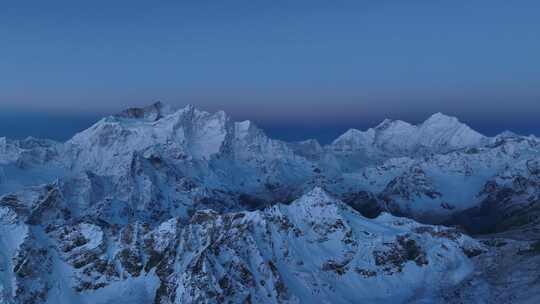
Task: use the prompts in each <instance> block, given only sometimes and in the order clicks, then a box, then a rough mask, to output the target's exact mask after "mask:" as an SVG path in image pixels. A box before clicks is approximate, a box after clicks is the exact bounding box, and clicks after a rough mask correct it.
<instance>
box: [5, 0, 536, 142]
mask: <svg viewBox="0 0 540 304" xmlns="http://www.w3.org/2000/svg"><path fill="white" fill-rule="evenodd" d="M539 11H540V3H539V2H538V1H532V0H523V1H519V2H515V1H514V2H511V1H503V0H472V1H471V0H469V1H465V0H457V1H416V0H414V1H339V2H338V3H336V2H332V1H319V0H311V1H307V0H298V1H233V2H230V1H226V2H223V1H221V2H217V1H213V2H207V1H159V2H156V1H154V2H152V1H138V0H135V1H127V0H118V1H104V0H96V1H68V0H59V1H37V0H34V1H32V0H31V1H10V3H3V4H1V5H0V24H1V25H2V26H0V39H1V40H2V47H1V48H0V67H1V68H0V75H1V81H0V136H9V137H25V136H27V135H32V136H40V137H50V138H55V139H61V140H64V139H66V138H69V137H70V136H71V135H72V134H73V133H75V132H76V131H79V130H82V129H83V128H85V127H88V126H89V125H91V124H92V123H93V122H94V121H95V120H97V119H99V118H100V117H102V116H104V115H108V114H111V113H115V112H118V111H120V110H121V109H124V108H127V107H130V106H141V105H145V104H149V103H152V102H154V101H156V100H161V101H164V102H167V103H170V104H172V105H174V106H177V107H181V106H183V105H185V104H187V103H190V104H194V105H195V106H197V107H199V108H201V109H206V110H210V111H215V110H219V109H222V110H225V111H226V112H227V113H229V114H230V115H232V117H233V118H234V119H236V120H243V119H251V120H254V121H255V122H256V123H258V124H259V125H260V126H262V127H263V128H265V129H266V130H267V133H269V134H270V135H271V136H273V137H277V138H282V139H287V140H299V139H305V138H308V137H315V138H318V139H320V140H321V141H322V142H329V141H330V140H332V139H333V138H335V137H336V136H337V135H339V134H340V133H342V132H344V131H345V130H346V129H348V128H351V127H355V128H359V129H365V128H368V127H371V126H374V125H376V124H378V123H379V122H380V121H382V120H383V119H384V118H387V117H388V118H393V119H402V120H406V121H409V122H411V123H419V122H421V121H423V120H424V119H425V118H427V117H428V116H429V115H431V114H432V113H435V112H443V113H445V114H448V115H453V116H457V117H458V118H460V120H462V121H464V122H465V123H467V124H469V125H470V126H471V127H472V128H474V129H476V130H478V131H480V132H483V133H485V134H487V135H493V134H495V133H498V132H500V131H503V130H505V129H510V130H512V131H515V132H517V133H522V134H529V133H535V134H540V124H539V123H538V116H539V114H540V73H539V72H538V71H540V60H538V54H540V18H538V12H539Z"/></svg>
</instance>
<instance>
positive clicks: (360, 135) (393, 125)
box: [331, 113, 486, 156]
mask: <svg viewBox="0 0 540 304" xmlns="http://www.w3.org/2000/svg"><path fill="white" fill-rule="evenodd" d="M485 141H486V138H485V137H484V136H483V135H482V134H480V133H478V132H476V131H474V130H472V129H471V128H469V127H468V126H467V125H465V124H463V123H461V122H460V121H459V120H458V119H457V118H455V117H451V116H447V115H444V114H442V113H435V114H433V115H431V116H430V117H429V118H428V119H427V120H426V121H424V122H423V123H422V124H420V125H412V124H410V123H408V122H405V121H402V120H391V119H385V120H384V121H383V122H381V123H380V124H378V125H377V126H376V127H374V128H370V129H368V130H367V131H359V130H356V129H350V130H348V131H347V132H345V133H344V134H343V135H341V136H340V137H338V138H337V139H336V140H335V141H334V142H333V143H332V145H331V148H332V149H333V150H335V151H345V152H347V151H363V153H367V154H368V155H381V154H383V155H384V154H390V155H395V156H412V155H413V154H416V153H418V152H419V151H420V152H422V151H423V152H447V151H451V150H455V149H460V148H465V147H470V146H477V145H479V144H481V143H484V142H485Z"/></svg>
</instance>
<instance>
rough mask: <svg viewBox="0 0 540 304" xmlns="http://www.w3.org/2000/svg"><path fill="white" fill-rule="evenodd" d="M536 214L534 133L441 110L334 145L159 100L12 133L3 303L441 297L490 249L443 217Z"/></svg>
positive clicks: (2, 155)
mask: <svg viewBox="0 0 540 304" xmlns="http://www.w3.org/2000/svg"><path fill="white" fill-rule="evenodd" d="M392 214H393V215H392ZM538 215H540V140H539V139H538V138H536V137H534V136H528V137H525V136H519V135H515V134H512V133H509V132H505V133H503V134H501V135H498V136H495V137H486V136H484V135H482V134H479V133H478V132H476V131H474V130H472V129H471V128H469V127H468V126H467V125H465V124H463V123H461V122H460V121H459V120H458V119H457V118H454V117H448V116H445V115H443V114H441V113H437V114H434V115H432V116H431V117H429V118H428V119H427V120H426V121H425V122H423V123H422V124H419V125H411V124H408V123H406V122H403V121H392V120H385V121H383V122H382V123H381V124H379V125H378V126H376V127H374V128H371V129H368V130H366V131H359V130H355V129H351V130H349V131H347V132H346V133H345V134H343V135H341V136H340V137H339V138H337V139H336V140H335V141H334V142H333V143H331V144H329V145H326V146H322V145H321V144H319V143H318V142H317V141H316V140H306V141H303V142H294V143H289V142H283V141H280V140H275V139H271V138H269V137H268V136H266V134H265V133H264V131H263V130H261V129H259V128H258V127H257V126H256V125H255V124H253V123H252V122H250V121H243V122H234V121H232V120H231V119H230V118H229V117H228V116H227V115H226V114H225V113H224V112H216V113H208V112H205V111H200V110H198V109H196V108H195V107H193V106H187V107H185V108H182V109H178V110H174V109H172V108H171V107H169V106H167V105H164V104H162V103H156V104H153V105H150V106H148V107H145V108H132V109H128V110H125V111H123V112H121V113H119V114H117V115H114V116H110V117H106V118H103V119H102V120H100V121H98V122H97V123H96V124H94V125H93V126H91V127H90V128H88V129H87V130H84V131H82V132H80V133H78V134H76V135H75V136H73V138H71V139H70V140H68V141H67V142H64V143H60V142H54V141H49V140H41V139H34V138H28V139H25V140H10V139H6V138H0V303H355V302H365V303H388V302H396V303H406V302H413V303H432V302H437V301H444V296H445V295H444V293H443V290H449V289H451V288H454V287H455V286H459V284H463V282H465V281H466V280H468V279H469V278H470V276H471V275H473V273H474V271H475V267H476V266H475V265H476V264H478V262H477V261H476V260H475V259H479V258H481V257H482V256H487V253H489V252H490V246H489V244H488V245H486V244H485V242H479V241H477V240H475V239H472V238H470V237H468V236H466V235H464V234H463V233H462V232H459V231H458V230H457V229H455V228H445V227H442V226H432V225H433V224H446V225H447V226H459V227H461V228H463V229H465V231H467V232H469V233H495V232H498V233H508V232H511V231H513V230H516V229H521V230H520V231H525V232H527V233H531V234H533V235H537V234H540V233H539V232H538V230H539V229H538V225H537V224H538ZM396 216H402V217H396ZM403 216H404V217H403ZM405 217H408V218H411V219H408V218H405ZM415 220H416V221H419V222H421V223H422V224H420V223H418V222H416V221H415ZM515 246H516V248H518V247H519V246H522V247H523V246H524V247H523V248H529V247H527V246H530V244H529V243H527V242H526V241H524V242H523V243H519V244H518V245H515ZM523 248H521V247H519V248H518V249H516V250H528V249H523ZM486 252H487V253H486ZM483 253H486V254H483ZM433 282H437V283H433ZM487 303H490V302H487Z"/></svg>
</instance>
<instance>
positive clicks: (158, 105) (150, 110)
mask: <svg viewBox="0 0 540 304" xmlns="http://www.w3.org/2000/svg"><path fill="white" fill-rule="evenodd" d="M172 113H173V109H172V108H171V107H170V106H169V105H167V104H164V103H162V102H161V101H158V102H155V103H153V104H151V105H149V106H146V107H142V108H128V109H126V110H124V111H122V112H120V113H118V114H116V115H114V116H115V117H120V118H132V119H145V120H149V121H156V120H158V119H161V118H162V117H164V116H166V115H169V114H172Z"/></svg>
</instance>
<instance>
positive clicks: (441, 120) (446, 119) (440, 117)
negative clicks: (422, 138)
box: [423, 112, 459, 125]
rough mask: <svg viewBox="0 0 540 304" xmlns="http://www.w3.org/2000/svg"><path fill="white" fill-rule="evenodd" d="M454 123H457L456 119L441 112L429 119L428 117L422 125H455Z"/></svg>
mask: <svg viewBox="0 0 540 304" xmlns="http://www.w3.org/2000/svg"><path fill="white" fill-rule="evenodd" d="M455 123H459V120H458V119H457V118H456V117H454V116H448V115H445V114H443V113H441V112H437V113H435V114H433V115H431V116H430V117H428V119H426V121H424V123H423V124H425V125H432V124H455Z"/></svg>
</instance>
